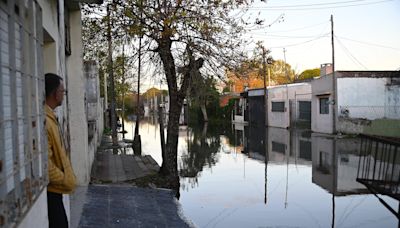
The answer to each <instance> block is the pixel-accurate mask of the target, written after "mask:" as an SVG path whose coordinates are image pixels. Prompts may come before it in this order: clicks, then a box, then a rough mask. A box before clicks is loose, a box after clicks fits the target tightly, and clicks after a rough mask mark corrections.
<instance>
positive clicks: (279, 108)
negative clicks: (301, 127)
mask: <svg viewBox="0 0 400 228" xmlns="http://www.w3.org/2000/svg"><path fill="white" fill-rule="evenodd" d="M271 103H272V105H271V111H272V112H285V102H284V101H279V102H274V101H273V102H271Z"/></svg>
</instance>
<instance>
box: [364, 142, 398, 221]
mask: <svg viewBox="0 0 400 228" xmlns="http://www.w3.org/2000/svg"><path fill="white" fill-rule="evenodd" d="M360 137H361V144H360V159H359V163H358V171H357V181H358V182H360V183H362V184H364V185H365V186H366V187H367V188H368V189H369V190H370V191H371V192H372V193H373V194H375V195H376V194H382V195H387V196H390V197H392V198H394V199H397V200H400V143H399V142H397V141H392V140H388V139H384V138H378V137H374V136H367V135H361V136H360ZM378 198H379V197H378ZM379 200H380V201H381V202H382V203H383V204H384V206H386V207H387V208H388V209H389V210H390V211H391V212H392V213H394V214H395V215H396V216H397V217H399V214H398V213H397V212H396V211H394V210H393V209H392V208H391V207H390V206H389V205H388V204H386V203H385V202H384V201H383V200H382V199H380V198H379ZM399 218H400V217H399Z"/></svg>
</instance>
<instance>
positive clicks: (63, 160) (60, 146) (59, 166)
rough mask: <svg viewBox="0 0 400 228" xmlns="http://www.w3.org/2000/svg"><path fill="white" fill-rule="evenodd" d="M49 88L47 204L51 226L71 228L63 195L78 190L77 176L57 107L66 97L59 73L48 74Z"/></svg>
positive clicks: (46, 81)
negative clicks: (65, 142) (58, 117)
mask: <svg viewBox="0 0 400 228" xmlns="http://www.w3.org/2000/svg"><path fill="white" fill-rule="evenodd" d="M45 87H46V105H45V110H46V129H47V140H48V170H49V184H48V186H47V206H48V216H49V227H50V228H52V227H57V228H62V227H66V228H68V219H67V215H66V213H65V208H64V204H63V201H62V198H63V196H62V194H70V193H71V192H72V191H73V190H74V189H75V184H76V179H75V175H74V171H73V170H72V166H71V162H70V160H69V159H68V156H67V153H66V149H65V144H64V140H63V137H62V135H61V130H60V129H61V128H60V125H59V123H58V120H57V117H56V115H55V113H54V109H55V108H56V107H58V106H60V105H61V104H62V101H63V99H64V93H65V92H66V91H65V89H64V84H63V82H62V78H61V77H60V76H58V75H56V74H51V73H48V74H46V75H45Z"/></svg>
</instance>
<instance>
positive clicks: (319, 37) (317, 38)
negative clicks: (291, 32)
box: [270, 34, 328, 48]
mask: <svg viewBox="0 0 400 228" xmlns="http://www.w3.org/2000/svg"><path fill="white" fill-rule="evenodd" d="M324 37H328V34H324V35H322V36H318V37H316V38H314V39H311V40H307V41H304V42H300V43H294V44H287V45H282V46H277V47H270V48H284V47H293V46H298V45H302V44H306V43H310V42H313V41H315V40H319V39H321V38H324Z"/></svg>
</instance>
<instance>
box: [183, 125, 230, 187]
mask: <svg viewBox="0 0 400 228" xmlns="http://www.w3.org/2000/svg"><path fill="white" fill-rule="evenodd" d="M219 129H226V128H224V127H222V128H221V127H220V126H211V125H208V124H207V123H205V124H204V125H203V126H202V127H201V126H191V128H189V130H188V137H187V139H186V140H187V141H186V143H187V151H186V153H184V154H182V156H181V159H180V161H179V164H178V165H179V176H180V177H181V178H182V183H181V189H184V190H185V189H188V188H189V187H191V188H194V187H195V186H197V185H198V177H199V175H200V173H201V172H202V170H203V168H204V167H208V168H211V167H212V166H214V165H215V164H216V163H217V162H218V156H217V154H218V152H219V150H220V147H221V138H220V135H221V134H224V133H223V132H221V130H219Z"/></svg>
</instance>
